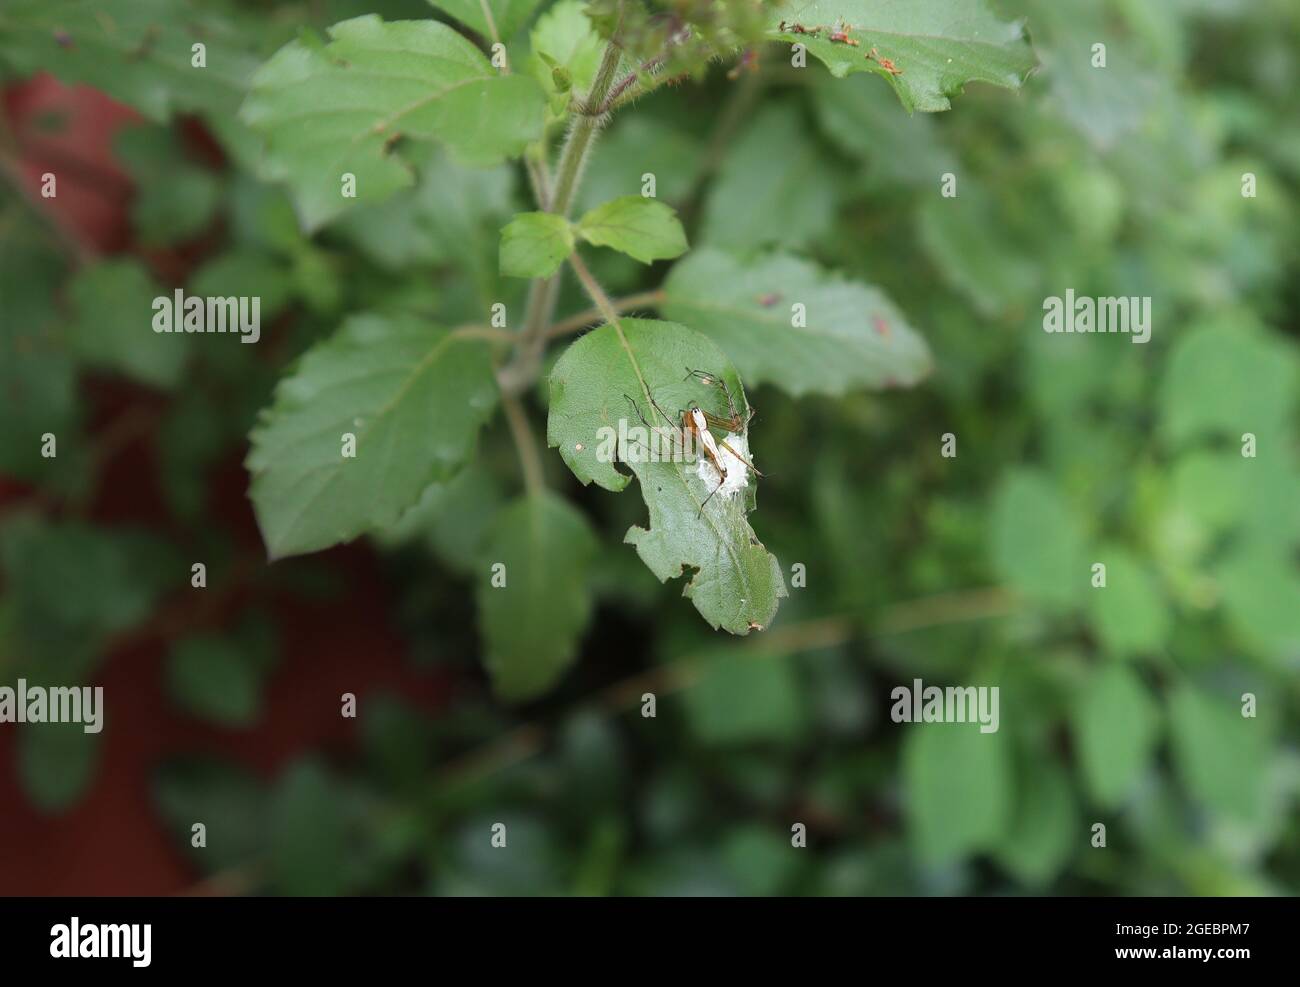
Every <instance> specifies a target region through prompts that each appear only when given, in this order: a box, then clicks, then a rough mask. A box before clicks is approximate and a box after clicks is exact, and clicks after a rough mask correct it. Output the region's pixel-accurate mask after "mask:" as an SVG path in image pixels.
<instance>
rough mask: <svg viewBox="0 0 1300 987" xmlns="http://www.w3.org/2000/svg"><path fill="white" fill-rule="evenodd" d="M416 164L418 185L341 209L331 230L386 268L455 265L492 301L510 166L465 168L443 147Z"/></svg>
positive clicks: (508, 209) (509, 196) (509, 209)
mask: <svg viewBox="0 0 1300 987" xmlns="http://www.w3.org/2000/svg"><path fill="white" fill-rule="evenodd" d="M419 167H420V180H419V183H418V184H417V185H416V187H415V188H413V189H410V190H409V191H406V192H399V193H397V194H396V195H394V196H393V197H392V198H390V199H387V200H385V201H384V202H377V203H367V204H366V205H365V206H364V207H362V208H359V209H354V210H352V211H351V212H349V213H346V214H345V215H343V216H342V217H340V218H339V220H338V221H337V222H336V223H334V224H333V225H332V226H331V227H330V232H331V233H334V234H341V235H343V236H346V237H347V238H348V239H349V240H350V241H351V242H352V243H354V244H356V245H357V246H358V247H360V248H361V250H362V251H363V252H364V253H365V254H366V256H367V257H369V258H371V259H373V260H374V261H375V262H376V263H377V264H380V265H382V266H384V267H385V268H388V269H389V270H394V271H396V270H401V269H402V268H404V267H413V266H418V265H428V266H433V265H435V264H454V265H456V266H457V267H458V268H460V269H462V270H467V271H468V273H469V274H470V275H471V277H472V278H473V280H474V282H475V284H474V287H476V288H479V290H480V293H481V295H482V298H483V299H484V300H485V301H486V300H487V299H490V298H496V297H497V296H496V294H495V290H494V288H493V285H494V284H495V279H496V275H497V252H498V249H499V243H498V241H499V236H498V235H497V231H498V230H499V229H500V227H501V224H502V223H503V222H504V221H505V220H506V218H507V217H509V216H510V215H511V214H512V213H513V212H514V211H515V208H514V204H513V199H514V196H513V191H514V184H515V180H514V173H513V170H512V169H511V168H510V167H509V166H507V165H500V166H498V167H496V168H488V169H469V168H466V167H464V166H463V165H460V164H457V163H456V162H455V161H453V160H452V159H451V157H450V156H449V155H448V154H446V153H445V152H442V151H440V150H436V151H435V153H433V154H430V155H429V156H428V160H422V161H421V162H420V165H419ZM488 268H490V270H486V269H488ZM483 307H484V308H486V307H487V306H486V305H484V306H483Z"/></svg>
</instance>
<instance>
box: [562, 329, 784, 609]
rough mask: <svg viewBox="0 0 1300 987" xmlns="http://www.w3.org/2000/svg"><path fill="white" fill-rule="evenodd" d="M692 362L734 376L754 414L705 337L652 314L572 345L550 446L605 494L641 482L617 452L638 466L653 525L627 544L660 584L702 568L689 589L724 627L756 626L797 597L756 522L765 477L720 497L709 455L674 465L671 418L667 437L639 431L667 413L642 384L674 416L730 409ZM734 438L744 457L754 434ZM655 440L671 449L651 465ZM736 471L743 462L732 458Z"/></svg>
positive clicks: (741, 404) (741, 407) (743, 409)
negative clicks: (696, 409) (757, 489)
mask: <svg viewBox="0 0 1300 987" xmlns="http://www.w3.org/2000/svg"><path fill="white" fill-rule="evenodd" d="M620 327H621V329H620ZM688 368H689V369H694V370H700V371H705V372H707V373H709V374H712V375H714V377H715V379H720V380H722V381H725V382H726V384H727V387H728V388H729V390H730V392H731V395H732V397H733V399H734V400H735V402H736V403H737V412H738V413H739V414H740V415H741V416H742V419H743V417H744V416H745V415H746V414H747V412H748V404H747V403H746V401H745V395H744V390H743V389H742V387H741V384H740V378H739V376H737V374H736V371H735V370H734V369H733V368H732V366H731V364H730V363H728V362H727V359H726V357H725V356H723V355H722V353H721V351H720V350H718V348H717V347H716V346H714V345H713V343H711V342H710V341H709V340H708V339H707V338H705V337H704V336H701V335H700V334H699V333H697V332H695V331H693V330H691V329H688V328H686V327H685V326H682V325H677V324H676V323H672V322H657V321H651V320H645V319H623V320H621V322H620V323H619V324H617V325H604V326H601V327H600V328H599V329H596V330H594V331H593V332H590V333H588V334H587V335H585V336H583V337H582V338H581V339H579V340H578V341H577V342H575V343H574V344H572V345H571V346H570V347H569V349H568V350H567V351H566V352H565V353H564V355H563V356H562V357H560V359H559V361H558V362H557V363H556V365H555V369H554V370H553V371H552V373H551V378H550V399H551V400H550V417H549V420H548V422H547V442H548V443H549V444H550V445H552V446H557V447H559V450H560V455H561V457H562V458H563V459H564V462H565V464H566V465H567V466H568V467H569V469H571V470H572V471H573V473H574V475H575V476H577V477H578V479H579V480H581V481H582V482H583V483H584V484H586V483H590V482H592V481H593V480H594V481H595V482H596V483H598V484H599V485H600V486H602V487H604V488H605V489H606V490H613V491H619V490H622V489H623V488H624V487H626V486H627V484H628V481H629V479H630V477H629V476H627V475H626V474H624V473H621V472H619V470H618V469H617V468H616V467H615V465H614V462H613V460H614V458H615V455H617V458H618V459H619V460H620V461H622V462H625V463H627V464H628V465H629V466H630V468H631V470H632V472H633V474H635V476H636V477H637V480H638V481H639V482H640V484H641V496H642V497H643V498H644V500H645V502H646V506H647V507H649V509H650V528H649V529H648V530H647V529H644V528H640V527H637V526H633V527H632V528H630V529H629V530H628V533H627V536H626V539H625V540H626V541H627V542H629V543H630V544H633V545H635V546H636V549H637V552H638V554H640V556H641V560H642V561H643V562H644V563H645V564H646V565H647V566H648V567H649V569H650V571H651V572H653V573H654V574H655V576H657V577H658V578H659V580H660V581H661V582H663V581H666V580H668V579H672V578H676V577H678V576H681V575H682V574H683V573H684V572H685V570H686V568H687V567H690V568H693V569H696V570H698V571H697V572H696V573H695V574H694V576H693V578H692V579H691V580H690V581H689V582H688V583H687V584H686V586H685V588H684V590H683V594H684V595H685V596H688V597H690V598H691V600H692V601H693V602H694V603H695V606H696V609H698V610H699V611H700V614H701V615H702V616H703V617H704V619H705V620H707V621H708V622H709V623H710V624H711V625H712V626H713V627H714V628H715V629H716V628H717V627H723V628H725V629H726V630H728V631H730V632H731V633H733V634H747V633H748V632H749V631H750V630H752V629H755V628H759V627H766V626H767V625H768V623H769V622H770V621H771V619H772V617H773V616H774V615H775V613H776V608H777V602H778V600H779V599H780V598H781V597H783V596H785V595H786V589H785V581H784V579H783V578H782V576H781V571H780V567H779V566H778V564H777V561H776V558H775V557H774V556H773V555H772V554H771V553H769V552H768V551H767V549H765V548H764V547H763V545H762V543H761V542H760V541H759V540H758V537H757V536H756V535H755V534H754V532H753V529H752V528H750V526H749V523H748V521H747V520H746V514H748V513H749V511H750V510H752V509H753V507H754V505H755V495H754V486H755V483H754V477H753V476H752V475H746V476H745V486H744V487H743V489H741V490H739V491H737V492H734V493H731V494H724V493H719V494H718V495H717V496H714V497H713V498H712V499H711V500H709V496H710V487H709V485H708V484H706V481H705V479H704V478H702V474H703V476H707V477H709V478H710V480H712V481H713V482H714V484H715V485H716V480H717V477H716V474H715V473H713V472H712V469H713V467H712V466H711V465H709V464H707V463H706V462H704V461H703V460H697V461H695V462H673V461H670V460H671V459H672V456H673V454H674V453H680V451H681V446H680V445H679V444H677V442H676V440H675V439H673V438H672V436H673V432H672V430H670V429H669V427H668V425H667V423H666V422H662V421H661V422H660V423H659V425H656V426H655V427H656V428H657V429H659V432H658V433H657V435H650V434H649V432H648V431H646V434H645V436H644V438H638V436H637V435H636V433H635V432H634V431H632V430H634V429H645V426H644V425H643V423H642V422H641V421H640V417H641V416H644V417H645V418H646V420H647V421H649V420H650V416H651V415H656V416H657V413H656V412H654V411H653V409H652V408H651V407H650V405H649V402H648V401H647V400H646V394H645V390H644V389H643V386H642V385H643V382H644V386H645V388H649V390H650V391H651V393H652V394H653V396H654V398H655V400H656V402H657V403H658V404H659V405H660V407H661V408H665V409H669V413H671V412H675V411H676V410H677V409H679V408H685V407H687V406H688V405H689V404H691V403H692V402H696V403H698V404H700V406H701V407H704V408H706V409H707V410H709V411H711V412H713V413H715V414H717V415H719V416H725V415H726V414H727V412H728V409H727V408H726V406H725V400H724V399H723V396H722V394H721V389H720V388H717V387H709V386H707V385H705V384H704V383H703V382H701V381H700V380H698V379H697V378H695V377H689V378H687V379H683V378H684V377H685V375H686V370H687V369H688ZM629 397H630V398H632V399H633V400H634V401H635V402H636V404H637V410H635V411H634V410H633V407H632V404H631V402H629V400H628V399H629ZM620 422H621V423H622V426H623V428H624V435H623V436H622V437H619V434H618V433H619V428H620ZM725 438H726V439H727V441H729V442H732V443H735V444H736V445H738V446H741V447H742V448H741V450H739V451H741V454H742V455H744V451H743V450H744V449H747V448H748V444H747V441H748V440H747V436H735V435H731V436H727V437H725ZM634 440H635V441H634ZM651 443H655V444H660V445H662V447H663V448H664V451H665V452H666V453H667V455H665V456H661V457H659V458H660V461H642V460H649V459H650V455H649V453H650V452H651V451H652V450H651V448H650V444H651ZM665 460H668V461H665ZM750 461H751V462H752V461H753V460H752V457H751V458H750ZM731 468H732V470H738V469H740V468H741V467H740V466H738V465H736V464H735V463H733V465H732V467H731ZM759 468H760V469H761V466H760V467H759ZM706 500H708V504H707V506H705V507H704V509H703V510H701V507H702V506H703V505H705V501H706Z"/></svg>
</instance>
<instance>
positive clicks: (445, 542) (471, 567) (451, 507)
mask: <svg viewBox="0 0 1300 987" xmlns="http://www.w3.org/2000/svg"><path fill="white" fill-rule="evenodd" d="M504 501H505V496H504V495H503V494H502V492H501V487H500V483H499V482H498V481H497V479H496V477H495V475H494V474H493V473H492V472H491V471H490V470H488V469H487V468H485V466H484V465H483V463H482V462H479V461H476V462H472V463H470V464H469V465H467V466H466V467H465V468H464V469H462V470H461V471H460V472H459V473H457V474H456V475H455V476H453V477H452V478H451V479H449V480H446V481H445V482H441V483H432V484H430V485H429V487H428V489H426V490H425V491H424V493H423V494H421V495H420V501H419V503H417V504H416V505H415V506H414V507H412V508H411V509H410V510H409V511H407V512H406V513H405V514H403V515H402V516H401V518H400V519H399V520H398V521H397V523H396V524H395V525H394V526H393V527H391V528H387V529H384V530H382V531H377V532H376V533H375V537H376V538H377V539H378V540H379V542H380V543H381V544H387V545H395V544H401V543H403V542H405V541H408V540H411V539H420V540H422V541H423V542H424V543H425V544H427V545H428V546H429V548H430V549H432V550H433V551H434V552H436V553H437V554H438V557H439V558H440V559H441V560H442V561H443V562H444V563H446V564H447V565H448V566H450V567H451V568H453V569H455V570H456V571H457V572H464V573H470V572H474V571H476V568H477V566H478V565H479V563H480V562H481V561H482V560H483V546H484V544H485V543H486V541H487V531H488V529H489V527H490V526H491V524H492V522H493V521H494V520H495V519H496V516H497V514H498V513H499V512H500V510H501V507H502V505H503V503H504Z"/></svg>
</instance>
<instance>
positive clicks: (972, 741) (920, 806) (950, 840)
mask: <svg viewBox="0 0 1300 987" xmlns="http://www.w3.org/2000/svg"><path fill="white" fill-rule="evenodd" d="M906 729H907V731H908V736H907V738H906V739H905V740H904V742H903V753H902V760H903V788H904V793H905V797H906V800H907V816H908V819H909V820H910V823H911V835H912V838H913V839H914V840H915V843H916V852H917V854H918V855H919V856H920V858H921V860H922V861H924V862H925V863H927V864H929V865H931V866H939V865H942V864H947V863H951V862H952V861H954V860H958V859H960V858H962V857H965V856H967V855H969V854H971V853H973V852H976V851H979V850H988V849H992V848H993V847H995V846H996V845H997V844H998V841H999V840H1000V839H1001V837H1002V836H1003V835H1004V833H1005V832H1006V829H1007V827H1008V825H1009V824H1010V823H1011V800H1012V777H1011V765H1010V764H1009V763H1008V761H1009V758H1008V756H1007V750H1006V744H1005V741H1004V740H1003V736H1002V734H1001V733H980V731H979V729H978V728H977V727H973V726H970V725H957V724H952V723H922V724H912V725H911V726H909V727H907V728H906Z"/></svg>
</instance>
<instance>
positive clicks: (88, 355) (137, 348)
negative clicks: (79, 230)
mask: <svg viewBox="0 0 1300 987" xmlns="http://www.w3.org/2000/svg"><path fill="white" fill-rule="evenodd" d="M68 294H69V298H70V299H71V302H72V310H73V313H74V315H73V319H72V321H71V323H69V325H68V328H67V339H68V349H69V350H70V351H71V352H72V353H74V354H75V355H76V356H78V357H80V358H81V359H83V360H85V361H86V362H87V363H88V364H89V365H90V366H92V367H98V368H101V369H105V370H111V371H115V372H117V373H121V374H124V375H125V376H127V377H130V378H131V379H133V380H137V381H139V382H140V383H143V384H150V385H152V386H154V387H159V388H171V387H174V386H175V385H176V384H177V383H178V382H179V381H180V378H181V373H182V371H183V369H184V365H185V358H186V355H187V354H188V353H189V350H190V347H191V345H192V344H191V339H192V337H191V336H189V334H187V333H175V332H172V333H158V332H154V330H153V317H154V309H153V301H154V299H155V298H157V297H162V298H164V299H165V300H166V302H167V304H168V307H170V306H171V302H172V299H171V297H170V296H168V295H167V294H165V293H163V292H162V291H160V290H159V288H158V287H157V286H156V285H155V284H154V283H153V281H152V279H151V278H150V277H149V272H148V271H146V270H145V268H144V265H142V264H141V263H140V262H139V261H135V260H111V261H104V262H102V263H99V264H96V265H94V266H92V267H86V268H83V269H82V270H80V271H78V272H77V275H76V276H75V278H74V279H73V281H72V284H71V285H70V287H69V288H68ZM209 342H214V343H217V344H218V345H220V344H223V343H226V344H229V343H232V342H235V340H233V339H230V338H228V337H224V336H222V337H219V338H216V339H213V340H209Z"/></svg>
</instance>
